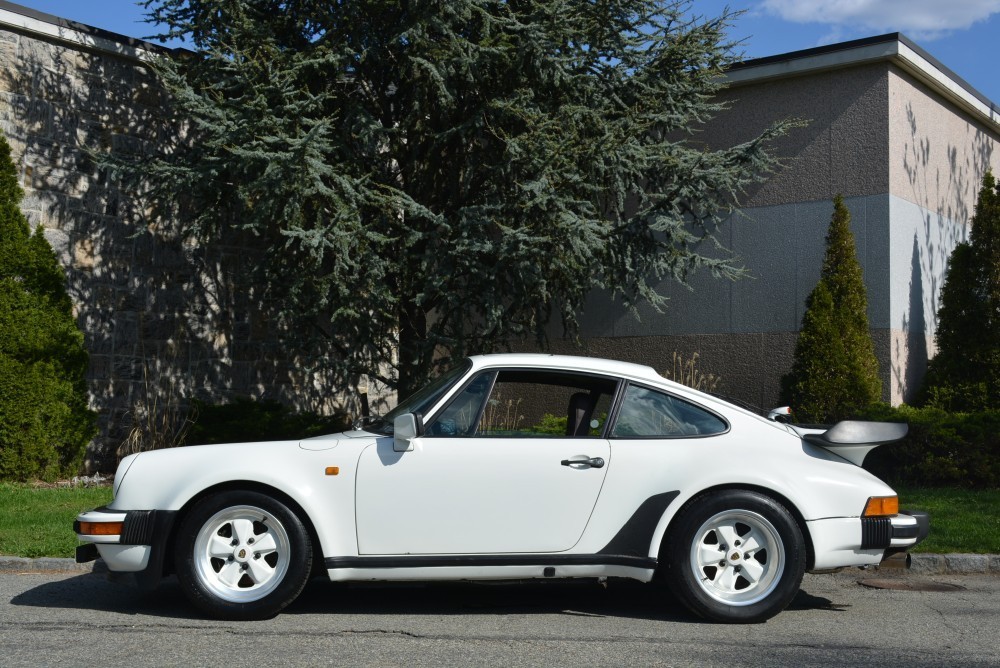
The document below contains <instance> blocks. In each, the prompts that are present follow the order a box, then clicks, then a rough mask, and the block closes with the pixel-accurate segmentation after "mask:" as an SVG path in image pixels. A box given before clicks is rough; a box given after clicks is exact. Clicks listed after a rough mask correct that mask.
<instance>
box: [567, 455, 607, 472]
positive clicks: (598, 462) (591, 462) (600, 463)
mask: <svg viewBox="0 0 1000 668" xmlns="http://www.w3.org/2000/svg"><path fill="white" fill-rule="evenodd" d="M559 463H560V464H562V465H563V466H573V465H575V464H579V465H580V466H582V467H584V468H588V469H591V468H593V469H600V468H604V458H603V457H591V458H590V459H564V460H562V461H561V462H559Z"/></svg>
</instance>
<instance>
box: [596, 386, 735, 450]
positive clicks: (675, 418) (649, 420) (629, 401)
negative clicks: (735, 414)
mask: <svg viewBox="0 0 1000 668" xmlns="http://www.w3.org/2000/svg"><path fill="white" fill-rule="evenodd" d="M726 428H727V426H726V423H725V422H724V421H722V420H721V419H720V418H718V417H716V416H715V415H713V414H711V413H709V412H708V411H706V410H704V409H702V408H699V407H697V406H695V405H694V404H690V403H688V402H686V401H684V400H682V399H678V398H677V397H672V396H670V395H669V394H665V393H663V392H657V391H655V390H650V389H647V388H644V387H639V386H638V385H629V387H628V390H626V392H625V399H624V400H623V401H622V407H621V410H620V411H619V412H618V419H617V421H616V423H615V428H614V431H613V432H612V434H611V435H612V436H613V437H615V438H632V437H648V436H662V437H683V436H708V435H711V434H720V433H722V432H724V431H726Z"/></svg>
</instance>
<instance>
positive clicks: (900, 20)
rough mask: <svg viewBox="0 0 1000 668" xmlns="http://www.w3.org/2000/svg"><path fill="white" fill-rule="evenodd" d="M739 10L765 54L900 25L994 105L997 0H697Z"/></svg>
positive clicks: (715, 8)
mask: <svg viewBox="0 0 1000 668" xmlns="http://www.w3.org/2000/svg"><path fill="white" fill-rule="evenodd" d="M19 4H22V5H25V6H27V7H31V8H32V9H37V10H39V11H43V12H47V13H49V14H55V15H56V16H61V17H63V18H67V19H72V20H74V21H79V22H80V23H86V24H88V25H91V26H95V27H97V28H103V29H105V30H110V31H112V32H117V33H121V34H123V35H128V36H130V37H143V36H145V35H147V34H149V33H150V32H153V31H152V30H151V29H150V26H149V25H148V24H145V23H142V16H143V10H142V9H141V8H140V7H138V6H137V5H136V4H135V2H134V0H20V2H19ZM727 6H728V7H730V8H731V9H733V10H745V13H744V14H743V15H742V16H741V17H739V18H737V19H736V21H735V23H734V25H733V28H732V32H731V36H732V37H733V38H734V39H736V40H741V41H742V46H741V49H742V51H743V53H744V54H745V56H746V57H750V58H756V57H761V56H772V55H775V54H779V53H786V52H788V51H797V50H799V49H808V48H812V47H815V46H822V45H825V44H831V43H834V42H842V41H847V40H851V39H858V38H861V37H870V36H872V35H881V34H884V33H888V32H902V33H904V34H906V35H907V36H908V37H910V38H911V39H913V40H914V41H916V42H917V44H919V45H920V46H922V47H923V48H924V49H925V50H926V51H928V52H929V53H930V54H931V55H932V56H934V57H935V58H937V59H938V60H939V61H941V63H943V64H944V65H945V66H946V67H948V68H950V69H951V70H952V71H954V72H955V73H956V74H958V76H960V77H962V78H963V79H965V80H966V81H967V82H969V83H970V84H972V86H973V87H975V88H976V89H977V90H979V91H980V92H981V93H983V94H984V95H985V96H986V97H988V98H989V99H990V100H992V101H993V102H995V103H996V104H998V105H1000V76H998V74H997V69H996V62H997V58H996V47H997V42H998V38H1000V0H947V1H944V0H728V1H725V0H697V1H696V2H695V3H694V11H695V12H696V13H698V14H704V15H707V16H715V15H718V14H719V13H721V12H722V10H723V8H725V7H727Z"/></svg>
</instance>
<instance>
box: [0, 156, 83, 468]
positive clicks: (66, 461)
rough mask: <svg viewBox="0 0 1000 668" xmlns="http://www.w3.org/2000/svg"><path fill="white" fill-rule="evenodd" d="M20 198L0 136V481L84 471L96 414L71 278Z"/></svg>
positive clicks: (14, 172) (13, 169) (12, 164)
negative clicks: (33, 224)
mask: <svg viewBox="0 0 1000 668" xmlns="http://www.w3.org/2000/svg"><path fill="white" fill-rule="evenodd" d="M22 197H23V192H22V191H21V188H20V186H19V185H18V183H17V172H16V169H15V167H14V163H13V161H12V160H11V157H10V145H9V144H8V143H7V140H6V139H4V138H3V137H2V136H0V480H30V479H36V478H40V479H44V480H51V479H54V478H56V477H58V476H61V475H72V474H75V473H77V472H78V471H79V468H80V463H81V462H82V460H83V455H84V452H85V450H86V447H87V443H88V442H89V441H90V439H91V438H92V437H93V436H94V434H95V433H96V428H95V417H96V416H95V414H94V413H93V412H92V411H90V410H89V409H88V407H87V388H86V381H85V374H86V371H87V364H88V356H87V352H86V350H85V349H84V347H83V335H82V334H81V333H80V330H79V329H78V328H77V326H76V322H75V321H74V319H73V314H72V305H71V303H70V299H69V295H68V294H67V293H66V287H65V282H66V278H65V276H64V275H63V272H62V270H61V268H60V267H59V264H58V262H57V261H56V257H55V254H54V253H53V252H52V247H51V246H50V245H49V243H48V241H46V239H45V237H44V236H43V235H42V230H41V227H40V226H39V227H38V228H37V229H36V230H35V233H34V234H31V231H30V228H29V226H28V222H27V220H25V217H24V214H22V213H21V210H20V208H19V205H20V202H21V198H22Z"/></svg>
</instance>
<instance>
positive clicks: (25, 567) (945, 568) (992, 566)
mask: <svg viewBox="0 0 1000 668" xmlns="http://www.w3.org/2000/svg"><path fill="white" fill-rule="evenodd" d="M908 556H909V562H910V563H909V566H908V567H900V566H895V565H890V564H888V563H887V564H885V566H884V568H886V569H892V570H896V569H899V570H900V571H904V570H905V571H909V572H910V573H913V574H914V575H972V574H982V573H989V574H994V575H1000V554H919V553H918V554H910V555H908ZM107 572H108V567H107V566H106V565H105V564H104V561H103V560H102V559H98V560H97V561H91V562H89V563H85V564H78V563H76V560H74V559H61V558H56V557H39V558H37V559H26V558H24V557H0V573H107Z"/></svg>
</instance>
